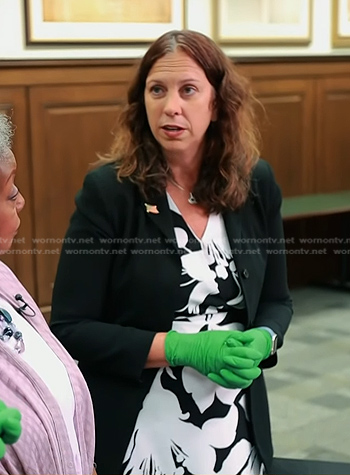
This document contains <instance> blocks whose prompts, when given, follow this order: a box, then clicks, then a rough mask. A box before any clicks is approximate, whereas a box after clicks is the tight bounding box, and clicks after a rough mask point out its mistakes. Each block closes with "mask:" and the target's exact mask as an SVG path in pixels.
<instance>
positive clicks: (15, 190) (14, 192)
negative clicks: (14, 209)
mask: <svg viewBox="0 0 350 475" xmlns="http://www.w3.org/2000/svg"><path fill="white" fill-rule="evenodd" d="M18 194H19V190H18V188H17V186H13V189H12V192H11V195H10V197H9V199H10V200H11V201H16V199H17V196H18Z"/></svg>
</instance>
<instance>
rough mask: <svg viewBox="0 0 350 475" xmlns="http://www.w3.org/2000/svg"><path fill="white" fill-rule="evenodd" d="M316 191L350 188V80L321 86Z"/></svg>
mask: <svg viewBox="0 0 350 475" xmlns="http://www.w3.org/2000/svg"><path fill="white" fill-rule="evenodd" d="M316 105H317V128H318V133H317V146H316V162H315V176H316V191H317V192H320V193H321V192H333V191H341V190H349V188H350V179H349V176H350V78H349V77H348V76H347V77H333V78H332V77H329V78H326V79H320V80H319V81H318V83H317V103H316Z"/></svg>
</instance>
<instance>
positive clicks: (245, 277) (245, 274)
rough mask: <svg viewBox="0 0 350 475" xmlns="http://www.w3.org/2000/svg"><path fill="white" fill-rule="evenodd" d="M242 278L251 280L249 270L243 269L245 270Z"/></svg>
mask: <svg viewBox="0 0 350 475" xmlns="http://www.w3.org/2000/svg"><path fill="white" fill-rule="evenodd" d="M242 276H243V278H244V279H248V278H249V272H248V269H243V270H242Z"/></svg>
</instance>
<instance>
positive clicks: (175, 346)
mask: <svg viewBox="0 0 350 475" xmlns="http://www.w3.org/2000/svg"><path fill="white" fill-rule="evenodd" d="M241 335H242V332H240V331H236V330H232V331H220V330H211V331H204V332H199V333H177V332H175V331H170V332H169V333H168V334H167V336H166V338H165V357H166V359H167V361H168V362H169V364H170V366H190V367H192V368H194V369H195V370H197V371H198V372H199V373H201V374H204V375H205V376H207V377H208V378H209V379H211V380H212V381H214V382H217V384H220V385H222V386H224V387H229V388H231V389H232V388H244V387H247V386H249V384H251V381H252V380H251V378H250V376H252V373H251V372H249V370H252V369H253V370H254V371H253V373H254V375H255V374H256V372H257V371H256V366H257V363H256V361H257V360H259V358H260V356H261V355H260V353H259V352H257V351H256V350H254V348H245V349H244V357H242V351H241V350H242V349H243V343H242V342H241V341H240V339H241ZM224 369H225V370H227V371H228V372H229V373H231V375H230V377H229V378H228V379H227V380H226V379H223V376H222V375H221V374H220V372H221V371H222V370H224ZM236 370H238V371H248V373H245V372H243V373H241V374H239V373H238V374H235V371H236ZM224 374H226V373H224ZM247 375H248V376H249V377H248V378H247V377H246V376H247Z"/></svg>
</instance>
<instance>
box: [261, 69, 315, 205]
mask: <svg viewBox="0 0 350 475" xmlns="http://www.w3.org/2000/svg"><path fill="white" fill-rule="evenodd" d="M253 89H254V92H255V95H256V97H257V99H258V100H259V101H260V103H261V105H260V106H257V107H256V113H257V118H258V123H259V128H260V132H261V136H262V151H261V156H262V157H263V158H265V159H266V160H267V161H268V162H270V163H271V165H272V167H273V169H274V171H275V174H276V178H277V181H278V183H279V185H280V186H281V189H282V193H283V196H297V195H304V194H307V193H312V192H313V191H314V180H313V167H314V140H315V119H314V109H313V108H314V81H313V80H310V79H278V78H277V79H276V78H270V79H269V80H254V81H253Z"/></svg>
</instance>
